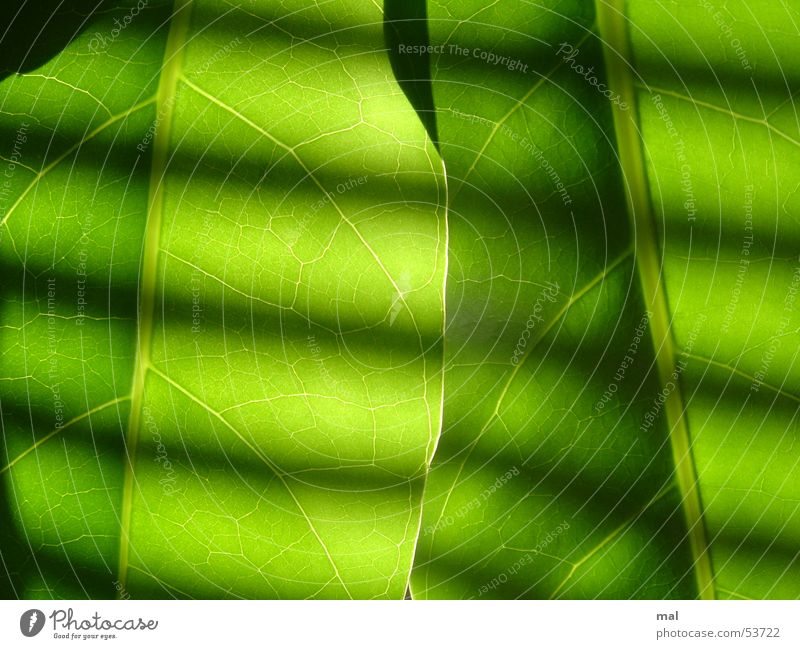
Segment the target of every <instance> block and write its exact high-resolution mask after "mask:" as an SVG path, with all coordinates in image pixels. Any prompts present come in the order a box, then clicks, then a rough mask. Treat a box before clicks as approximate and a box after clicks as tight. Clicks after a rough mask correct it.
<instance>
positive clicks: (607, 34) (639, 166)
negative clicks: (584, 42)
mask: <svg viewBox="0 0 800 649" xmlns="http://www.w3.org/2000/svg"><path fill="white" fill-rule="evenodd" d="M595 5H596V9H597V23H598V26H599V31H600V39H601V43H602V46H603V56H604V59H605V64H606V72H607V75H608V85H609V87H610V88H613V89H614V91H615V92H616V93H618V94H619V95H620V97H621V98H622V101H623V102H625V103H626V104H627V105H628V107H629V108H628V109H627V110H622V109H620V108H619V107H617V106H615V107H614V109H613V111H614V130H615V132H616V137H617V149H618V152H619V159H620V165H621V167H622V173H623V178H624V182H625V190H626V195H627V200H628V211H629V215H630V218H631V221H632V226H633V228H634V232H635V245H636V267H637V270H638V273H639V279H640V282H641V285H642V291H643V294H644V300H645V304H646V305H647V308H648V309H650V311H652V313H653V317H652V318H651V320H650V332H651V335H652V339H653V344H654V347H655V352H656V364H657V368H658V376H659V381H660V383H661V385H666V383H667V381H668V380H669V378H670V376H671V375H672V373H673V372H674V370H675V368H676V355H675V343H674V341H673V338H672V331H671V327H670V317H669V310H668V306H667V299H666V295H665V294H664V289H663V283H662V278H661V276H660V265H659V246H658V241H657V239H656V232H655V229H654V225H653V224H654V220H653V214H652V207H651V202H650V193H649V189H648V184H647V173H646V167H645V162H644V154H643V149H642V143H641V131H640V127H639V124H638V121H637V120H638V117H637V101H636V89H635V85H634V78H633V75H632V73H631V63H629V62H632V58H631V55H630V45H629V37H628V30H627V17H626V13H625V8H626V7H625V6H626V0H596V2H595ZM664 412H665V415H666V422H667V426H668V428H669V439H670V445H671V447H672V456H673V460H674V462H675V474H676V479H677V482H678V487H679V488H680V492H681V496H682V506H683V510H684V514H685V516H686V520H687V525H688V534H689V545H690V547H691V551H692V557H693V560H694V572H695V578H696V581H697V588H698V594H699V597H700V598H701V599H714V598H715V591H714V573H713V567H712V564H711V556H710V553H709V547H708V538H707V535H706V529H705V522H704V520H703V507H702V502H701V500H700V492H699V490H698V480H697V470H696V468H695V465H694V459H693V457H692V452H691V440H690V437H689V429H688V425H687V422H686V418H685V416H684V412H685V410H684V403H683V397H682V395H681V391H680V387H677V388H676V389H674V390H672V391H671V392H670V393H669V395H668V396H667V399H666V402H665V404H664Z"/></svg>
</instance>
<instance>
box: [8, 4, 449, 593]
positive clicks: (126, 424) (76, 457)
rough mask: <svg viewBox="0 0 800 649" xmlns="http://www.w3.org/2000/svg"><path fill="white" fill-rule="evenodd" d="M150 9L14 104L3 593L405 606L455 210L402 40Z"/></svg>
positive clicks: (295, 9) (127, 7) (203, 8)
mask: <svg viewBox="0 0 800 649" xmlns="http://www.w3.org/2000/svg"><path fill="white" fill-rule="evenodd" d="M145 4H146V7H144V8H143V9H141V10H139V9H138V7H137V4H136V3H135V2H121V3H114V5H113V6H110V7H108V8H107V10H106V11H102V12H96V13H93V14H91V16H90V17H89V18H87V23H86V24H85V25H84V26H83V28H82V30H81V31H80V33H77V34H72V35H70V36H71V38H70V39H69V41H70V42H69V45H68V46H66V47H65V48H64V49H63V51H62V52H61V53H60V54H58V56H56V57H55V58H53V59H52V60H50V61H49V62H48V63H46V64H45V65H44V66H42V67H40V68H38V69H36V70H35V71H30V72H22V73H20V74H14V75H13V76H11V77H10V78H8V79H6V81H5V82H3V88H2V93H3V94H2V97H3V99H2V109H1V110H2V113H1V114H0V118H1V119H2V123H1V126H2V132H3V133H4V134H5V138H6V142H8V140H9V138H12V139H13V138H14V133H16V132H18V131H19V132H23V137H27V141H26V142H24V143H21V144H20V145H19V149H20V152H19V155H17V156H15V162H16V165H15V167H14V170H13V174H12V176H13V177H12V178H11V179H10V181H9V182H10V185H9V188H8V190H7V191H6V192H5V194H4V199H5V200H7V204H6V205H4V210H3V214H4V216H3V237H2V243H1V244H0V245H1V246H2V248H0V251H1V254H2V262H3V265H4V269H5V270H4V273H3V274H4V279H3V286H2V291H3V295H2V318H3V321H2V329H0V333H2V343H1V344H2V349H3V355H2V377H3V378H2V390H3V391H2V412H3V434H4V439H5V453H4V455H5V460H4V461H3V464H2V476H1V477H2V483H3V498H2V517H3V523H2V525H3V538H2V555H3V561H4V565H5V568H6V570H7V571H8V573H9V579H8V583H6V584H5V585H4V587H3V592H4V593H5V594H7V595H14V596H23V597H37V596H44V597H82V596H90V597H110V596H113V595H114V594H116V593H118V594H120V595H121V596H123V597H126V596H133V597H165V596H177V597H185V596H189V597H293V598H304V597H360V598H364V597H395V598H398V597H402V596H403V595H404V593H405V589H406V583H407V580H408V572H409V570H410V565H411V558H412V553H413V548H414V544H415V539H416V532H417V528H418V525H419V518H420V503H421V497H422V493H421V489H422V484H423V480H424V476H425V474H426V470H427V466H428V463H429V461H430V458H431V454H432V451H433V446H434V443H435V440H436V437H437V435H438V431H439V428H440V411H441V398H442V394H441V383H442V374H441V358H442V354H441V335H442V326H443V325H442V323H443V319H442V318H443V285H444V277H445V263H446V247H445V246H446V228H445V213H444V207H443V206H444V205H445V200H444V199H443V192H444V191H445V186H444V182H443V177H442V174H441V161H440V160H439V158H438V155H437V153H436V151H435V149H434V147H433V145H432V143H431V141H430V139H429V138H428V137H427V135H426V132H425V130H424V128H423V126H422V124H421V123H420V122H419V120H418V118H417V116H416V113H415V112H414V110H413V108H412V106H411V105H410V104H409V102H408V100H407V99H406V98H405V96H404V94H403V92H402V90H401V89H400V87H399V86H398V84H397V82H396V81H395V80H394V78H393V76H392V73H391V66H390V62H389V59H388V57H387V56H386V54H385V52H384V51H383V48H382V44H383V20H382V18H383V17H382V13H381V11H380V9H379V7H377V6H376V5H374V4H372V3H361V2H355V1H352V2H336V3H328V4H326V5H324V6H319V7H318V6H315V5H310V6H309V5H308V4H307V3H300V2H294V3H292V2H285V3H283V4H281V5H280V6H278V5H276V4H275V3H271V2H266V1H265V2H259V3H253V2H241V3H239V6H234V5H233V4H230V5H229V4H221V3H217V2H211V1H202V2H201V1H194V2H185V1H180V2H178V3H176V5H175V6H174V7H173V6H172V3H171V2H169V3H168V2H156V1H152V2H149V3H145ZM128 16H130V17H131V20H130V21H127V20H126V17H128ZM115 20H116V21H119V22H118V23H115V22H114V21H115ZM115 25H123V26H124V27H123V28H121V29H120V28H119V27H117V26H115ZM115 30H116V31H115ZM309 36H311V37H309ZM93 39H94V40H93Z"/></svg>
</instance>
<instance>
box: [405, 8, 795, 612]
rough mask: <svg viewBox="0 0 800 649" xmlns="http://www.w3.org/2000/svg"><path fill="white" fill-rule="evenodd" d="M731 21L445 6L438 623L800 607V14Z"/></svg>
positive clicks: (653, 11) (430, 523)
mask: <svg viewBox="0 0 800 649" xmlns="http://www.w3.org/2000/svg"><path fill="white" fill-rule="evenodd" d="M702 4H703V3H701V5H702ZM706 4H707V5H709V7H710V5H711V3H706ZM709 7H706V6H702V7H701V8H697V7H694V5H693V8H691V9H689V8H686V7H685V5H684V4H682V3H677V2H665V3H652V2H644V1H639V0H635V1H631V2H622V1H616V2H605V1H604V0H599V1H598V2H597V3H596V5H595V6H593V4H592V3H585V2H578V1H575V2H560V3H557V5H556V6H553V7H546V6H540V5H539V4H536V3H525V4H524V6H523V7H522V8H521V9H517V8H516V6H515V10H514V11H511V10H510V8H509V6H508V5H504V4H503V3H493V4H490V5H488V6H486V5H485V4H482V3H478V2H469V1H465V2H459V3H453V2H445V1H444V0H437V1H434V2H431V3H430V4H429V16H430V25H431V43H432V45H434V46H437V47H439V50H440V55H439V57H438V58H436V59H434V60H433V62H432V66H431V68H432V84H433V96H434V104H435V106H436V108H437V110H438V133H439V136H440V145H441V151H442V157H443V158H444V161H445V163H446V165H447V171H448V183H449V186H450V189H451V193H450V217H449V221H450V228H451V232H450V242H451V245H450V266H449V267H450V276H449V278H448V291H447V317H448V321H447V329H446V340H447V347H446V379H445V395H446V396H445V410H444V428H443V433H442V438H441V441H440V444H439V447H438V450H437V454H436V458H435V461H434V465H433V467H432V470H431V473H430V475H429V477H428V489H427V493H426V505H425V513H424V518H423V529H422V535H421V538H420V541H419V545H418V551H417V555H416V565H415V570H414V573H413V577H412V593H413V595H414V597H419V598H425V597H427V598H441V597H449V598H479V597H488V598H492V597H495V598H496V597H514V598H518V597H540V598H550V597H564V598H587V597H591V598H597V597H599V598H673V597H678V598H686V597H696V596H700V597H705V598H708V597H714V596H718V597H749V598H768V597H783V598H794V597H797V596H798V595H800V590H798V584H799V583H800V579H798V577H800V561H799V560H798V555H797V551H796V550H797V547H800V509H799V508H798V502H800V491H799V489H800V483H799V482H798V475H799V474H798V460H797V453H796V440H797V434H798V425H797V413H798V408H797V403H798V396H797V395H798V388H800V384H799V383H798V379H799V378H800V374H798V372H799V371H800V367H798V366H797V364H796V363H795V359H796V357H797V353H796V350H797V348H798V342H800V338H799V337H798V332H800V328H799V327H798V324H799V323H800V317H798V314H797V312H796V311H797V309H796V308H795V303H796V294H797V290H798V284H799V283H800V266H798V256H797V246H796V241H797V228H798V220H797V214H798V209H797V207H798V203H797V192H796V180H793V179H794V178H796V177H797V160H798V159H799V158H798V156H797V155H796V147H797V145H798V142H799V141H800V139H798V136H797V133H798V125H799V124H800V123H799V122H798V121H797V113H796V109H795V108H794V104H793V103H792V101H791V97H792V96H793V95H794V94H795V93H796V92H797V90H798V87H799V86H798V81H800V79H798V77H797V75H796V74H794V73H793V72H790V71H789V70H788V69H787V68H786V67H785V65H786V62H787V61H790V60H792V58H793V57H796V56H797V54H798V46H800V40H799V39H797V38H796V36H794V37H792V36H789V35H786V34H785V33H784V32H781V31H780V25H782V24H783V25H785V24H787V21H789V20H793V21H794V22H795V23H796V20H797V12H796V11H790V10H789V9H788V8H786V7H778V6H775V5H774V3H773V4H769V5H766V4H765V5H764V6H763V7H762V9H763V11H762V10H759V11H758V12H757V14H754V13H752V12H751V10H750V9H749V8H748V5H747V4H745V3H743V2H737V3H725V6H724V7H723V6H722V3H714V6H713V7H710V8H709ZM726 25H727V26H728V27H730V26H732V25H735V26H736V27H735V33H734V34H733V35H732V36H731V34H730V33H728V31H727V28H726ZM726 34H727V37H726ZM737 37H738V38H739V39H740V41H739V42H738V43H737V41H734V40H733V39H735V38H737ZM737 46H740V47H741V48H742V49H744V50H745V51H746V53H747V56H748V57H749V65H751V66H752V68H753V69H755V70H757V71H758V74H757V75H755V74H753V72H752V70H748V69H746V65H745V64H744V62H743V61H742V60H741V56H738V55H736V53H735V52H736V47H737ZM489 54H491V55H492V56H493V57H494V58H489ZM503 57H505V59H503ZM498 60H499V62H498ZM782 64H783V66H784V67H782ZM779 79H780V83H777V81H778V80H779ZM658 96H660V97H661V101H660V102H659V101H658V100H657V99H656V98H657V97H658ZM662 105H663V106H664V108H663V110H664V111H665V112H663V113H659V110H661V108H660V107H661V106H662ZM667 116H668V118H669V120H671V121H670V122H669V123H667V122H665V119H667ZM667 126H668V127H669V128H671V129H673V131H672V133H673V134H672V135H670V131H669V129H668V128H667ZM748 242H749V243H748ZM745 249H746V251H745V252H743V250H745ZM742 258H744V259H745V263H744V264H742V265H740V259H742ZM742 266H744V268H745V270H744V273H745V274H746V276H745V278H744V279H741V277H742V272H741V271H740V268H741V267H742ZM555 287H557V288H555ZM779 350H780V351H779ZM759 372H762V373H763V374H764V376H760V375H759ZM762 381H763V383H762ZM759 387H760V389H759Z"/></svg>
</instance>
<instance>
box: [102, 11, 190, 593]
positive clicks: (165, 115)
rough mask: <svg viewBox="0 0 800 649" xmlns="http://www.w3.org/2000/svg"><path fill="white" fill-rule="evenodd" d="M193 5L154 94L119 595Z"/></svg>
mask: <svg viewBox="0 0 800 649" xmlns="http://www.w3.org/2000/svg"><path fill="white" fill-rule="evenodd" d="M191 4H192V0H175V5H174V11H173V14H172V18H171V22H170V28H169V34H168V36H167V43H166V47H165V50H164V63H163V66H162V69H161V78H160V79H159V85H158V91H157V93H156V121H157V122H158V124H157V128H156V133H155V137H154V139H153V157H152V163H151V168H150V189H149V199H148V206H147V221H146V224H145V236H144V245H143V248H142V265H141V269H140V284H139V287H140V288H139V321H138V325H139V326H138V329H137V341H136V342H137V344H136V361H135V367H134V374H133V385H132V388H131V411H130V417H129V419H128V432H127V435H126V438H125V450H126V458H125V460H126V461H125V476H124V480H123V488H122V508H121V512H120V548H119V570H118V577H117V578H118V581H119V583H120V584H121V588H120V590H119V592H120V593H125V584H126V580H127V573H128V563H129V557H128V555H129V549H130V525H131V509H132V502H133V487H134V465H135V462H136V448H137V445H138V440H139V431H140V427H141V415H142V408H143V405H144V389H145V379H146V375H147V370H148V368H149V366H150V349H151V346H152V338H153V314H154V311H155V296H156V281H157V274H158V255H159V249H160V237H161V221H162V211H163V206H164V182H163V181H164V175H165V172H166V168H167V163H168V161H169V141H170V135H171V132H172V114H173V108H174V104H175V92H176V88H177V84H178V77H179V76H180V72H181V67H182V64H183V48H184V45H185V43H186V34H187V32H188V29H189V19H190V15H191Z"/></svg>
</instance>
